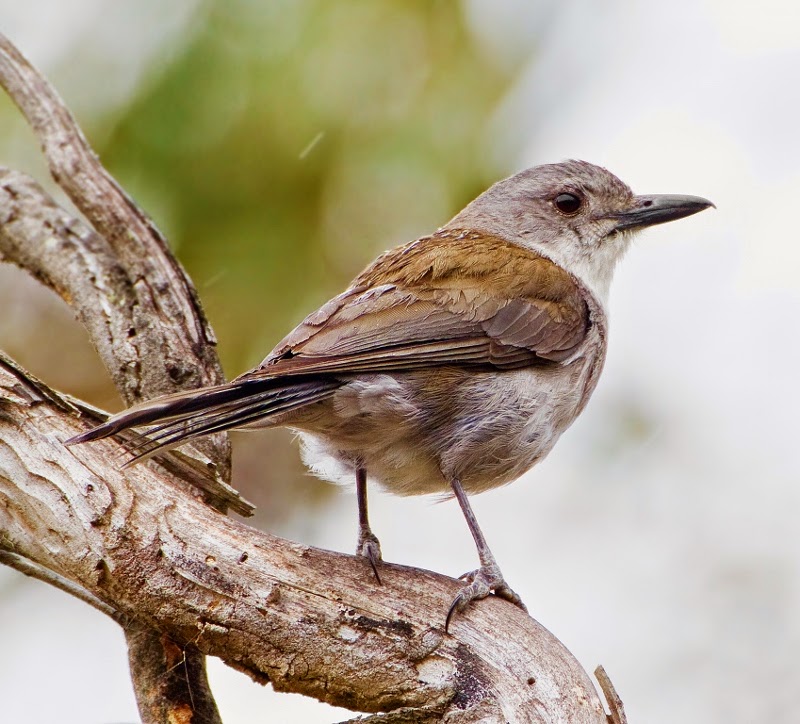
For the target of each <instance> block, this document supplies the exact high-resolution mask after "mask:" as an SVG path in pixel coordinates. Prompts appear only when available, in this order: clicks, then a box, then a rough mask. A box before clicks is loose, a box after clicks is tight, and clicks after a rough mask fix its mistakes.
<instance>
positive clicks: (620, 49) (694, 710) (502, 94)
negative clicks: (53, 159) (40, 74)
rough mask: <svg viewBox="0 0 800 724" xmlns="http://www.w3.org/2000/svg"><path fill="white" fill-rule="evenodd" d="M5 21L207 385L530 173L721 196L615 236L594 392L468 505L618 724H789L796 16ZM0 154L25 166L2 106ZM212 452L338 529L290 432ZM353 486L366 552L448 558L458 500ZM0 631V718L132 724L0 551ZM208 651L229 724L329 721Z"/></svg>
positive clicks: (186, 12)
mask: <svg viewBox="0 0 800 724" xmlns="http://www.w3.org/2000/svg"><path fill="white" fill-rule="evenodd" d="M0 32H3V33H4V34H6V35H8V36H9V37H10V38H11V39H12V40H13V41H14V42H15V43H16V44H17V45H18V46H19V47H20V49H21V50H22V51H23V52H24V53H25V54H26V55H27V56H28V57H29V58H30V59H31V60H32V61H33V62H34V63H35V64H36V65H37V66H38V67H39V68H40V69H41V70H43V71H44V73H45V74H46V75H47V76H48V78H49V79H50V80H51V81H52V82H53V83H54V84H55V85H56V87H57V88H58V89H59V91H60V93H61V94H62V96H63V97H64V99H65V100H66V102H67V104H68V105H69V107H70V108H71V109H72V111H73V112H74V114H75V115H76V117H77V118H78V120H79V122H80V123H81V125H82V127H83V129H84V131H85V133H86V135H87V137H88V138H89V140H90V142H91V143H92V144H93V146H94V148H95V150H96V151H97V152H98V153H99V155H100V158H101V159H102V161H103V163H104V164H105V165H106V166H107V167H108V168H109V169H110V171H111V172H112V173H113V174H114V175H115V176H116V177H117V178H118V179H119V180H120V182H121V183H122V185H123V186H124V187H125V188H126V189H127V190H128V191H129V193H131V194H132V195H133V196H134V197H135V198H136V199H137V200H138V202H139V203H140V204H141V205H142V206H143V207H144V208H145V209H146V210H147V211H148V212H149V213H150V214H151V215H152V216H153V218H154V219H155V221H156V223H157V224H158V225H159V226H160V228H161V229H162V230H163V231H164V232H165V233H166V235H167V237H168V238H169V239H170V242H171V243H172V245H173V247H174V249H175V251H176V253H177V255H178V257H179V258H180V260H181V261H182V263H183V264H184V265H185V266H186V268H187V270H188V272H189V274H190V275H191V277H192V278H193V279H194V281H195V283H196V285H197V288H198V290H199V293H200V296H201V298H202V300H203V302H204V305H205V309H206V312H207V314H208V316H209V318H210V320H211V322H212V324H213V326H214V328H215V330H216V333H217V336H218V338H219V352H220V356H221V358H222V361H223V364H224V367H225V370H226V373H227V375H228V376H229V377H231V376H234V375H236V374H238V373H240V372H242V371H244V370H245V369H247V368H249V367H251V366H253V365H255V364H257V363H258V362H259V361H260V360H261V359H262V358H263V357H264V356H265V355H266V353H267V352H268V351H269V350H270V349H271V347H272V346H273V345H274V344H275V343H276V342H277V341H278V340H279V339H280V338H281V337H282V336H283V334H284V333H285V332H286V331H288V330H289V329H290V328H291V327H292V326H293V325H294V324H295V323H297V322H298V321H299V320H300V319H302V318H303V317H304V316H305V314H306V313H308V312H309V311H311V310H312V309H314V308H316V306H318V305H319V304H320V303H322V302H323V301H325V300H326V299H328V298H329V297H330V296H331V295H333V294H335V293H337V292H338V291H340V290H341V289H342V288H343V287H344V286H345V285H346V284H347V282H348V281H349V280H350V278H352V277H353V276H354V275H355V274H356V273H357V272H358V271H360V270H361V268H363V266H364V265H365V264H366V263H367V262H369V261H370V260H371V259H372V258H373V257H374V256H375V255H376V254H377V253H378V252H380V251H382V250H384V249H386V248H388V247H390V246H393V245H395V244H397V243H400V242H403V241H406V240H409V239H412V238H415V237H417V236H419V235H421V234H423V233H426V232H429V231H431V230H433V229H435V228H436V227H437V226H439V225H441V224H442V223H444V222H445V221H446V220H447V219H448V218H449V217H450V216H451V215H452V214H454V213H455V212H456V211H458V210H459V209H460V208H461V207H462V206H463V205H464V204H465V203H466V202H467V201H469V200H470V199H471V198H472V197H474V196H475V195H476V194H477V193H479V192H480V191H481V190H483V189H484V188H485V187H486V186H488V185H489V184H490V183H492V182H493V181H495V180H497V179H498V178H500V177H503V176H505V175H508V174H510V173H512V172H514V171H516V170H519V169H521V168H524V167H526V166H530V165H533V164H537V163H544V162H551V161H558V160H561V159H564V158H570V157H575V158H584V159H586V160H589V161H592V162H595V163H599V164H602V165H605V166H607V167H608V168H610V169H611V170H612V171H613V172H615V173H616V174H618V175H619V176H620V177H621V178H622V179H623V180H625V181H626V182H628V183H629V184H631V186H632V187H633V188H634V190H636V191H639V192H641V193H648V192H650V193H660V192H664V193H687V194H697V195H702V196H706V197H708V198H710V199H712V200H713V201H714V202H716V204H717V206H718V210H717V211H711V212H706V213H704V214H702V215H700V216H697V217H694V218H691V219H688V220H685V221H681V222H678V223H677V224H670V225H667V226H664V227H659V228H657V229H653V230H652V231H649V232H648V233H647V234H646V235H645V236H644V237H643V238H640V240H639V242H638V244H637V245H636V247H635V248H634V249H633V250H632V252H631V253H630V255H629V257H628V258H627V259H626V260H625V261H624V263H623V264H622V265H621V267H620V269H619V271H618V274H617V277H616V281H615V285H614V289H613V291H612V301H611V309H610V315H611V319H612V332H611V340H610V353H609V357H608V362H607V365H606V370H605V373H604V376H603V378H602V379H601V382H600V385H599V387H598V389H597V392H596V393H595V396H594V398H593V400H592V402H591V403H590V405H589V407H588V409H587V410H586V412H585V413H584V415H583V416H582V417H581V418H580V419H579V420H578V421H577V422H576V423H575V425H574V427H573V428H572V429H571V430H570V431H569V432H568V433H567V434H566V435H565V436H564V437H563V439H562V440H561V442H560V443H559V445H558V446H557V447H556V449H555V451H554V452H553V453H552V455H551V456H550V458H548V459H547V460H546V461H545V462H543V463H542V464H541V465H539V466H538V467H537V468H536V469H534V470H533V471H531V472H530V473H529V474H527V475H526V476H525V477H524V478H523V479H522V480H520V481H519V482H517V483H515V484H514V485H512V486H509V487H507V488H505V489H502V490H499V491H494V492H491V493H488V494H485V495H482V496H479V497H477V498H475V499H474V505H475V508H476V512H477V515H478V518H479V520H480V521H481V523H482V526H483V529H484V532H485V533H486V535H487V538H488V540H489V541H490V543H491V545H492V548H493V550H494V552H495V555H496V556H497V558H498V560H499V561H500V563H501V566H502V567H503V571H504V573H505V575H506V578H507V580H508V581H509V582H510V583H511V585H512V586H513V587H514V588H515V589H516V590H517V591H518V592H519V593H520V594H521V595H522V597H523V599H524V600H525V601H526V602H527V604H528V606H529V608H530V610H531V613H532V615H533V616H534V617H536V618H537V619H538V620H539V621H541V622H542V623H543V624H544V625H545V626H546V627H548V628H549V629H550V630H551V631H553V632H554V633H555V634H556V635H557V636H558V637H559V638H560V639H561V640H562V641H563V642H564V643H565V644H566V645H567V647H568V648H569V649H570V650H571V651H572V652H573V653H575V655H576V656H577V657H578V658H579V660H580V661H581V662H582V663H583V665H584V666H585V668H587V669H588V670H592V669H593V668H594V667H595V665H596V664H598V663H602V664H603V665H604V666H605V667H606V669H607V670H608V672H609V674H610V675H611V677H612V679H613V681H614V683H615V684H616V686H617V688H618V690H619V693H620V695H621V696H622V698H623V701H624V702H625V706H626V709H627V712H628V716H629V718H630V721H631V722H632V723H633V722H649V723H650V724H660V723H664V724H666V723H667V722H670V723H672V722H676V721H677V722H683V723H684V724H691V723H694V722H697V723H699V722H709V721H724V722H728V723H731V724H738V723H742V724H745V723H750V722H753V721H769V722H773V723H781V722H796V721H797V720H798V716H799V715H800V714H799V712H798V709H800V707H798V704H797V691H798V690H800V662H798V658H797V653H796V652H797V650H798V647H799V646H800V586H798V581H800V577H798V570H799V569H800V535H798V531H797V525H798V524H797V521H798V513H800V485H798V483H799V482H800V458H799V457H798V455H797V442H796V437H797V434H798V432H800V423H798V409H800V392H798V365H800V336H799V335H798V313H800V244H799V243H798V231H797V223H798V222H797V214H796V211H795V209H796V207H797V198H798V197H800V144H798V141H797V128H798V124H799V123H800V84H798V82H797V79H798V77H800V6H798V5H797V4H796V3H791V2H789V1H788V0H786V1H784V2H781V1H780V0H762V1H761V2H760V3H758V4H753V3H749V2H744V1H743V0H702V1H701V2H690V0H672V2H670V3H636V2H633V1H632V0H600V1H598V0H575V2H571V3H564V2H556V1H555V0H540V1H538V2H537V1H535V0H534V1H531V0H494V1H492V0H464V1H463V2H455V1H452V2H448V1H445V0H440V1H438V2H424V1H422V0H419V1H417V2H409V1H408V0H394V1H392V0H385V1H384V2H380V3H377V2H369V1H368V0H336V1H333V0H329V1H327V2H324V1H323V0H292V1H286V0H284V1H277V0H264V1H263V2H254V1H253V0H228V2H225V3H221V2H217V3H215V2H210V1H206V2H203V1H201V0H173V1H172V2H170V3H162V2H157V1H156V0H118V1H117V2H114V3H108V2H102V0H70V2H68V3H64V2H59V0H32V1H31V2H28V3H19V2H16V1H12V0H0ZM0 163H2V164H4V165H8V166H13V167H17V168H21V169H23V170H26V171H28V172H30V173H32V174H34V175H35V176H36V177H37V178H38V179H39V180H40V181H48V177H47V171H46V167H45V164H44V162H43V160H42V158H41V157H40V155H39V152H38V146H37V143H36V142H35V140H34V139H33V136H32V134H31V133H30V131H29V130H28V129H27V127H26V126H25V124H24V123H23V122H22V121H21V120H20V118H19V116H18V114H17V112H16V110H15V109H14V108H13V106H12V105H11V104H10V102H9V101H8V100H7V99H6V98H5V97H4V96H2V97H0ZM48 188H51V189H53V185H52V183H50V185H49V186H48ZM54 193H56V194H57V192H55V191H54ZM57 197H58V198H59V199H62V200H63V197H62V196H61V195H59V194H57ZM0 310H2V312H1V313H0V348H2V349H4V350H5V351H6V352H7V353H8V354H10V355H11V356H13V357H14V358H16V359H17V360H18V361H19V362H20V363H22V364H23V365H25V366H26V367H28V368H29V369H30V370H31V371H33V372H34V373H35V374H37V375H39V376H41V377H42V378H43V379H44V380H46V381H47V382H48V383H50V384H52V385H53V386H55V387H57V388H59V389H62V390H65V391H67V392H70V393H72V394H75V395H78V396H80V397H83V398H85V399H87V400H89V401H91V402H93V403H95V404H98V405H102V406H104V407H106V408H109V409H119V407H120V401H119V399H118V398H117V397H116V395H115V392H114V390H113V388H112V387H111V385H110V383H109V382H108V378H107V376H106V375H105V372H104V371H103V369H102V368H101V366H100V365H99V362H98V361H97V359H96V358H95V355H94V352H93V351H92V349H91V347H90V346H89V345H88V343H87V340H86V336H85V334H84V333H83V330H82V329H81V328H80V327H79V326H78V325H77V323H75V322H74V320H73V319H72V317H71V315H70V313H69V311H68V310H67V309H66V308H65V307H64V305H63V304H62V303H61V301H60V300H59V299H57V298H56V297H55V296H54V295H52V294H51V293H49V292H48V291H46V290H44V289H42V288H41V287H39V286H38V285H37V284H36V283H35V282H34V281H32V280H31V279H28V278H27V277H26V276H25V275H24V274H23V273H22V272H20V271H19V270H17V269H15V268H11V267H9V266H8V265H2V266H0ZM234 445H235V452H234V478H235V479H234V484H235V485H236V486H237V487H238V488H239V489H240V490H242V492H243V493H244V495H245V496H246V497H247V498H249V499H250V500H252V501H254V502H256V503H257V505H258V507H259V510H258V513H257V516H256V519H255V524H256V525H258V526H260V527H263V528H265V529H268V530H270V531H272V532H275V533H278V534H280V535H284V536H287V537H289V538H293V539H295V540H299V541H302V542H303V543H307V544H313V545H318V546H323V547H328V548H333V549H336V550H344V551H351V550H352V549H353V547H354V544H355V538H356V509H355V499H354V495H353V493H352V491H350V490H346V489H338V488H334V487H333V486H330V485H328V484H326V483H323V482H320V481H318V480H316V479H314V478H313V477H311V476H309V475H308V474H306V473H305V472H304V470H303V469H302V467H301V465H300V463H299V460H298V455H297V450H296V446H295V445H294V444H293V443H292V440H291V436H290V435H289V434H287V433H285V432H282V431H274V432H267V433H258V434H249V435H242V434H239V435H236V436H235V438H234ZM372 499H373V502H372V511H371V513H372V517H373V526H374V528H375V530H376V532H377V534H378V535H379V537H380V538H381V541H382V544H383V551H384V556H385V558H386V559H387V560H390V561H396V562H400V563H404V564H410V565H417V566H421V567H425V568H430V569H433V570H436V571H440V572H442V573H447V574H450V575H453V576H457V575H459V574H460V573H462V572H464V571H465V570H469V569H472V568H474V567H475V565H476V556H475V552H474V548H473V545H472V541H471V539H470V537H469V534H468V532H467V530H466V527H465V525H464V523H463V520H462V518H461V515H460V512H459V511H458V509H457V506H456V505H455V504H454V503H452V502H450V503H443V504H441V505H434V504H432V501H430V500H426V499H411V500H407V499H402V500H399V499H396V498H390V497H388V496H385V495H382V494H380V493H373V496H372ZM0 641H2V647H0V702H1V703H0V720H3V721H9V722H16V721H20V722H22V721H25V722H33V723H38V722H43V723H44V722H52V721H59V722H61V723H62V724H71V723H72V722H75V723H76V724H78V723H81V724H83V723H85V722H109V723H110V722H134V721H137V720H138V715H137V713H136V707H135V702H134V699H133V693H132V690H131V687H130V683H129V679H128V673H127V664H126V652H125V648H124V643H123V638H122V636H121V634H120V633H119V631H118V630H117V628H116V626H115V625H114V624H112V623H111V622H109V621H107V620H106V619H105V618H104V617H103V616H101V615H100V614H99V613H96V612H95V611H93V610H90V609H89V608H87V607H86V606H84V605H82V604H80V603H78V602H77V601H75V600H73V599H71V598H69V597H68V596H66V595H65V594H62V593H60V592H58V591H55V590H53V589H50V588H48V587H47V586H45V585H44V584H41V583H38V582H36V581H33V580H29V579H26V578H24V577H22V576H20V575H18V574H16V573H14V572H12V571H9V570H6V569H0ZM209 667H210V672H211V678H212V685H213V688H214V691H215V693H216V695H217V700H218V702H219V705H220V708H221V711H222V715H223V719H224V720H225V721H226V722H228V723H234V722H242V723H245V722H262V721H263V722H266V721H287V722H289V721H291V722H330V721H335V720H340V719H343V718H346V713H345V712H344V711H342V710H333V709H331V708H330V707H325V706H323V705H321V704H318V703H316V702H314V701H311V700H307V699H303V698H301V697H297V696H291V695H285V694H275V693H274V692H272V691H271V690H270V689H268V688H263V687H260V686H258V685H256V684H254V683H252V682H250V681H249V679H247V678H246V677H244V676H242V675H240V674H238V673H235V672H233V671H231V670H229V669H227V668H226V667H224V666H223V665H222V664H220V663H219V662H218V661H211V662H210V663H209ZM55 672H58V673H57V674H56V673H55Z"/></svg>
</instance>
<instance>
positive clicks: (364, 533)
mask: <svg viewBox="0 0 800 724" xmlns="http://www.w3.org/2000/svg"><path fill="white" fill-rule="evenodd" d="M356 555H357V556H363V557H364V558H366V559H367V560H368V561H369V564H370V566H372V572H373V573H374V574H375V580H376V581H378V585H379V586H381V585H383V581H381V575H380V573H378V563H380V562H381V561H382V560H383V558H382V557H381V544H380V541H379V540H378V538H377V536H376V535H375V534H374V533H373V532H372V531H371V530H370V529H369V528H362V529H361V530H359V532H358V544H357V545H356Z"/></svg>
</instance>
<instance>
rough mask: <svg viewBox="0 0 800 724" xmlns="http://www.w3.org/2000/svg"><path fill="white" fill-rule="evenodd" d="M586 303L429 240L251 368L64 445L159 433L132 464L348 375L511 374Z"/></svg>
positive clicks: (532, 272)
mask: <svg viewBox="0 0 800 724" xmlns="http://www.w3.org/2000/svg"><path fill="white" fill-rule="evenodd" d="M584 294H585V292H584V291H583V289H582V288H581V287H580V286H579V285H578V284H577V283H576V282H575V280H574V279H573V278H572V277H571V276H570V275H569V274H567V273H566V272H565V271H564V270H563V269H560V268H559V267H558V266H556V265H555V264H553V262H551V261H549V260H548V259H546V258H544V257H542V256H540V255H539V254H536V253H535V252H533V251H529V250H526V249H523V248H521V247H517V246H514V245H512V244H509V243H508V242H505V241H503V240H502V239H499V238H496V237H492V236H486V235H484V234H480V233H477V232H460V231H452V230H447V231H443V232H438V233H437V234H434V235H433V236H430V237H425V238H423V239H420V240H418V241H415V242H413V243H412V244H408V245H406V246H404V247H400V248H399V249H396V250H394V251H390V252H387V253H386V254H384V255H383V256H381V257H380V258H379V259H377V260H376V261H375V262H374V263H373V264H372V265H371V266H369V267H368V268H367V269H366V270H365V271H364V272H363V273H362V274H361V275H360V276H359V277H358V278H357V279H356V280H355V281H354V282H353V286H352V287H351V288H350V289H349V290H347V291H346V292H345V293H344V294H341V295H340V296H338V297H336V298H335V299H332V300H331V301H330V302H328V304H326V305H325V306H324V307H322V308H321V309H320V310H318V311H317V312H315V313H314V314H312V315H310V316H309V317H308V318H307V319H306V320H305V321H304V322H303V323H302V324H301V325H300V326H298V327H297V328H296V329H295V330H294V331H293V332H291V334H289V336H288V337H286V339H285V340H283V342H281V343H280V344H279V345H278V346H277V347H276V348H275V350H274V351H273V352H272V354H271V355H270V356H269V357H267V359H265V360H264V362H263V363H262V364H261V365H260V366H259V367H258V368H257V369H255V370H253V371H251V372H248V373H246V374H244V375H241V376H240V377H238V378H236V379H235V380H232V381H231V382H229V383H227V384H224V385H219V386H217V387H213V388H205V389H201V390H194V391H190V392H183V393H179V394H176V395H169V396H166V397H162V398H159V399H156V400H151V401H149V402H146V403H143V404H141V405H138V406H136V407H134V408H131V409H130V410H126V411H125V412H122V413H120V414H119V415H115V416H114V417H112V418H111V419H109V420H108V421H107V422H105V423H104V424H102V425H100V426H98V427H96V428H94V429H93V430H89V431H87V432H85V433H83V434H82V435H78V436H77V437H75V438H73V439H72V440H70V441H69V443H70V444H73V443H78V442H86V441H88V440H96V439H99V438H101V437H106V436H108V435H113V434H115V433H117V432H120V431H121V430H125V429H127V428H130V427H135V426H138V425H149V424H153V423H160V424H159V425H158V426H157V427H156V428H154V429H152V430H151V431H150V433H151V437H150V438H144V439H143V440H144V441H143V442H142V443H141V444H140V445H138V446H137V447H136V448H135V449H134V450H133V451H132V452H134V453H135V455H134V457H133V458H132V459H131V461H129V462H134V461H136V460H139V459H142V458H145V457H148V456H149V455H152V454H154V453H156V452H158V451H159V450H162V449H165V448H168V447H172V446H174V445H178V444H180V443H182V442H184V441H185V440H187V439H190V438H195V437H200V436H202V435H207V434H209V433H211V432H215V431H218V430H228V429H230V428H233V427H240V426H242V425H247V424H252V423H253V422H256V421H259V420H265V419H268V418H269V417H270V416H273V415H275V414H277V413H283V412H288V411H290V410H293V409H295V408H297V407H303V406H305V405H308V404H311V403H313V402H317V401H319V400H321V399H324V398H326V397H329V396H330V395H332V394H334V392H335V391H336V389H337V388H338V387H339V386H340V385H341V384H342V381H341V379H338V378H339V377H340V376H342V375H347V374H351V373H354V372H358V371H381V370H383V371H400V370H413V369H419V368H420V367H423V366H437V365H470V366H482V367H494V368H497V369H513V368H517V367H523V366H526V365H534V364H542V363H544V362H553V361H555V362H557V361H560V360H564V359H566V358H567V357H569V355H570V354H572V353H573V351H574V350H575V349H576V348H577V346H578V345H580V344H581V342H582V341H583V339H584V338H585V336H586V332H587V330H588V328H589V324H590V318H589V309H588V306H587V304H586V301H585V299H584ZM287 378H289V379H287ZM291 378H294V379H291Z"/></svg>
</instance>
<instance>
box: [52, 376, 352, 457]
mask: <svg viewBox="0 0 800 724" xmlns="http://www.w3.org/2000/svg"><path fill="white" fill-rule="evenodd" d="M340 386H341V382H339V381H338V380H335V379H327V380H319V379H316V380H302V379H298V378H297V377H295V378H292V379H291V380H287V379H276V378H273V379H269V380H264V379H259V380H252V379H251V380H246V379H245V380H238V381H234V382H230V383H227V384H224V385H218V386H216V387H206V388H203V389H201V390H191V391H188V392H179V393H176V394H173V395H165V396H164V397H158V398H156V399H154V400H150V401H147V402H143V403H141V404H139V405H136V406H134V407H131V408H130V409H128V410H125V411H123V412H121V413H119V414H117V415H114V416H113V417H111V418H109V419H108V420H106V422H104V423H102V424H101V425H98V426H97V427H95V428H92V429H91V430H87V431H86V432H84V433H81V434H80V435H76V436H75V437H72V438H70V439H69V440H67V441H66V444H67V445H76V444H79V443H84V442H90V441H93V440H100V439H102V438H105V437H109V436H111V435H116V434H118V433H120V432H123V431H125V430H128V429H130V428H134V427H140V426H144V425H153V424H156V427H154V428H152V429H151V430H150V431H149V433H150V434H151V436H150V437H142V438H141V441H140V442H138V443H137V444H136V445H135V446H134V447H133V448H132V449H130V450H129V452H130V453H132V454H133V457H132V458H131V459H129V460H128V461H127V462H126V463H125V465H130V464H132V463H134V462H138V461H140V460H143V459H145V458H147V457H150V456H151V455H153V454H155V453H157V452H159V451H163V450H165V449H168V448H171V447H175V446H176V445H179V444H181V443H183V442H185V441H186V440H189V439H193V438H197V437H201V436H203V435H209V434H211V433H213V432H221V431H223V430H230V429H232V428H234V427H241V426H243V425H245V424H248V423H252V422H254V421H256V420H262V419H263V420H264V421H265V422H267V421H268V420H269V418H270V417H273V416H275V415H278V414H280V413H284V412H288V411H290V410H293V409H297V408H300V407H304V406H306V405H309V404H312V403H314V402H317V401H319V400H322V399H325V398H326V397H329V396H330V395H332V394H333V393H334V392H335V391H336V389H338V388H339V387H340ZM152 435H154V436H152Z"/></svg>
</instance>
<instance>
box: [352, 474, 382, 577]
mask: <svg viewBox="0 0 800 724" xmlns="http://www.w3.org/2000/svg"><path fill="white" fill-rule="evenodd" d="M356 498H357V500H358V545H357V546H356V555H359V556H364V557H365V558H366V559H367V560H368V561H369V564H370V565H371V566H372V572H373V573H374V574H375V578H376V579H377V581H378V583H379V584H380V583H381V576H380V573H378V562H379V561H380V560H381V544H380V541H379V540H378V538H377V537H376V536H375V534H374V533H373V532H372V529H371V528H370V527H369V516H368V515H367V471H366V470H365V469H364V468H362V467H358V468H356Z"/></svg>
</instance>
